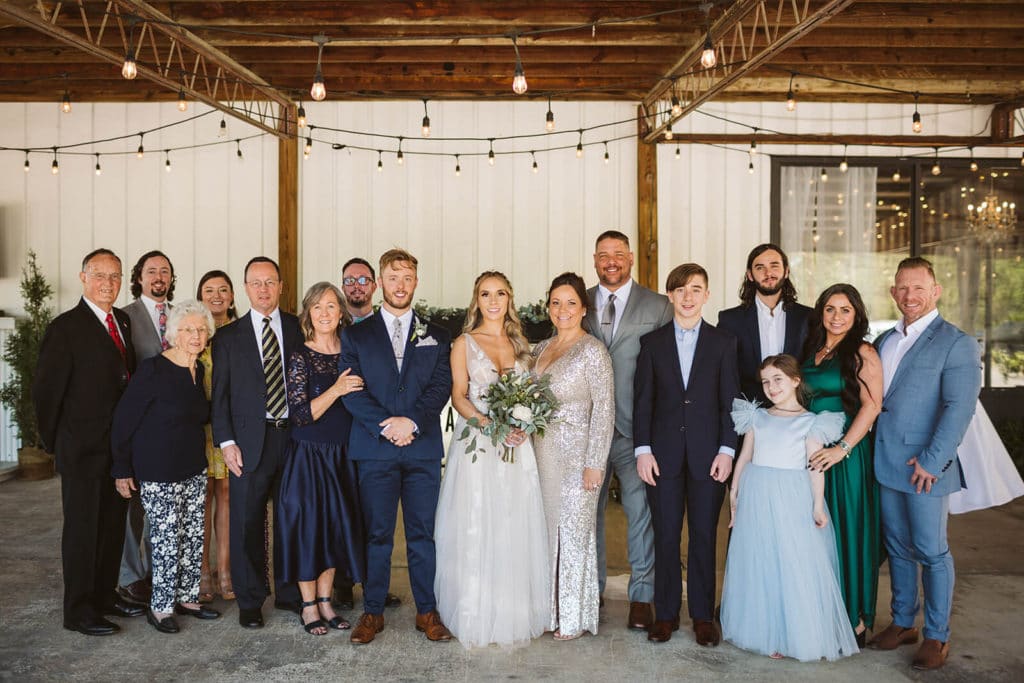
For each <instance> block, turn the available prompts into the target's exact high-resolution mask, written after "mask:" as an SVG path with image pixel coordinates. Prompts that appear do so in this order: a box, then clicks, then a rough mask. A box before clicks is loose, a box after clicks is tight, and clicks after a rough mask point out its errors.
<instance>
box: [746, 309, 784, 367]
mask: <svg viewBox="0 0 1024 683" xmlns="http://www.w3.org/2000/svg"><path fill="white" fill-rule="evenodd" d="M754 306H755V307H756V308H757V333H758V336H759V337H760V339H761V360H764V359H765V358H767V357H768V356H777V355H779V354H780V353H782V350H783V349H784V348H785V346H786V311H785V309H783V308H782V300H781V299H780V300H779V303H777V304H775V308H768V305H767V304H765V303H764V302H763V301H761V297H758V296H755V297H754Z"/></svg>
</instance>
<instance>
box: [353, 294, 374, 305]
mask: <svg viewBox="0 0 1024 683" xmlns="http://www.w3.org/2000/svg"><path fill="white" fill-rule="evenodd" d="M348 303H349V304H350V305H352V306H356V307H359V306H365V305H366V304H368V303H370V295H369V294H362V295H361V298H356V297H354V296H350V297H348Z"/></svg>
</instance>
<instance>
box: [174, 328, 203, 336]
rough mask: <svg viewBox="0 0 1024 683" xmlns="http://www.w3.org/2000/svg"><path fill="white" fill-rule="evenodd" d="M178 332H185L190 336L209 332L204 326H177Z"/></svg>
mask: <svg viewBox="0 0 1024 683" xmlns="http://www.w3.org/2000/svg"><path fill="white" fill-rule="evenodd" d="M178 333H179V334H187V335H188V336H190V337H192V336H196V337H205V336H207V335H209V334H210V331H209V330H208V329H206V328H205V327H179V328H178Z"/></svg>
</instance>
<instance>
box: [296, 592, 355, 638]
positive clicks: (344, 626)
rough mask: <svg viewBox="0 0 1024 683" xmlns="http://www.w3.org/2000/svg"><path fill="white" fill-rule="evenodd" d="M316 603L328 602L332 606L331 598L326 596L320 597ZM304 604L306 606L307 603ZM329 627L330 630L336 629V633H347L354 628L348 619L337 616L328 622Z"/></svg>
mask: <svg viewBox="0 0 1024 683" xmlns="http://www.w3.org/2000/svg"><path fill="white" fill-rule="evenodd" d="M316 602H326V603H327V604H330V602H331V596H329V595H328V596H324V597H319V598H317V599H316ZM302 604H303V605H305V604H306V603H302ZM309 604H311V605H312V604H314V603H312V602H311V603H309ZM318 609H319V608H318ZM321 620H322V617H321ZM327 626H328V627H329V628H333V629H335V630H336V631H347V630H349V629H350V628H352V624H350V623H348V620H347V619H343V618H342V617H337V616H336V617H334V618H333V619H331V620H330V621H328V622H327Z"/></svg>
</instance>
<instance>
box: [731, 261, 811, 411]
mask: <svg viewBox="0 0 1024 683" xmlns="http://www.w3.org/2000/svg"><path fill="white" fill-rule="evenodd" d="M740 301H741V302H742V303H741V304H740V305H739V306H736V307H734V308H727V309H725V310H724V311H720V312H719V314H718V327H719V328H721V329H723V330H728V331H729V332H732V334H733V335H734V336H735V337H736V340H737V351H738V353H739V366H740V387H741V390H742V391H743V395H744V396H746V397H747V398H748V399H750V400H751V401H753V400H754V399H757V400H758V401H760V402H761V403H765V401H766V400H767V399H765V396H764V391H763V390H762V389H761V378H760V375H759V374H758V368H759V367H761V361H763V360H764V359H765V358H767V357H768V356H776V355H778V354H780V353H786V354H789V355H790V356H793V357H794V358H800V354H801V350H802V349H803V345H804V338H805V337H806V336H807V316H808V315H809V314H810V312H811V309H810V308H809V307H807V306H804V305H802V304H798V303H797V302H796V288H795V287H793V283H792V282H790V280H789V258H788V257H787V256H786V252H784V251H782V249H781V248H780V247H778V246H777V245H774V244H768V243H765V244H759V245H757V246H756V247H754V248H753V249H752V250H751V251H750V254H749V255H748V256H747V270H746V273H745V274H744V275H743V284H742V285H740Z"/></svg>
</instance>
